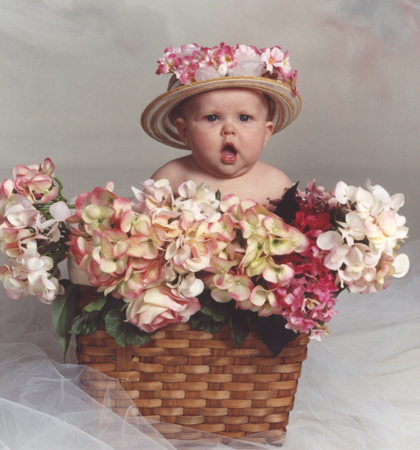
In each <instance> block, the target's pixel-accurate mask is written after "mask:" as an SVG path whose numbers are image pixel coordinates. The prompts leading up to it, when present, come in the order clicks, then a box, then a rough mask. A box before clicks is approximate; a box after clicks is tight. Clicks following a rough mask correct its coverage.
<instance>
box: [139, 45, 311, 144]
mask: <svg viewBox="0 0 420 450" xmlns="http://www.w3.org/2000/svg"><path fill="white" fill-rule="evenodd" d="M158 63H159V68H158V70H157V72H156V73H157V74H163V73H173V74H174V75H173V76H172V78H171V80H170V82H169V85H168V90H167V92H165V93H164V94H162V95H160V96H159V97H157V98H156V99H155V100H153V101H152V102H151V103H150V104H149V105H148V106H147V107H146V109H145V110H144V111H143V114H142V116H141V126H142V127H143V129H144V131H145V132H146V133H147V134H148V135H149V136H151V137H152V138H153V139H156V140H157V141H159V142H161V143H163V144H166V145H169V146H171V147H175V148H180V149H185V150H189V148H188V147H187V146H186V145H184V143H183V142H182V141H181V139H180V137H179V135H178V132H177V129H176V127H175V123H174V120H175V118H176V117H172V116H171V111H172V110H173V109H174V108H175V107H176V106H177V105H178V104H180V103H181V102H182V101H184V100H186V99H187V98H189V97H191V96H193V95H197V94H200V93H203V92H207V91H209V90H213V89H227V88H246V89H257V90H259V91H261V92H262V93H263V94H266V95H268V96H269V97H270V98H271V99H272V101H271V102H270V103H271V104H270V113H271V114H270V120H271V121H272V122H273V123H274V131H273V134H274V133H277V132H279V131H280V130H282V129H283V128H285V127H287V126H288V125H289V124H291V123H292V122H293V121H294V120H295V119H296V118H297V116H298V115H299V112H300V109H301V106H302V102H301V99H300V96H299V95H298V90H297V88H296V80H297V72H296V71H293V69H292V68H291V66H290V64H289V57H288V52H285V53H283V52H282V51H281V49H280V48H279V47H272V48H268V49H260V50H258V49H256V48H255V47H248V46H245V45H236V46H235V47H229V46H227V45H225V44H223V43H222V44H220V47H213V48H206V47H198V46H197V45H196V44H189V45H185V46H183V47H180V48H173V47H169V48H167V49H166V50H165V55H164V56H163V57H162V58H161V59H160V60H159V61H158Z"/></svg>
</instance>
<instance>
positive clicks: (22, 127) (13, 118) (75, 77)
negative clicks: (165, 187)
mask: <svg viewBox="0 0 420 450" xmlns="http://www.w3.org/2000/svg"><path fill="white" fill-rule="evenodd" d="M419 24H420V3H419V1H418V0H359V1H358V0H353V1H348V0H295V1H289V0H264V1H262V2H257V1H250V0H212V1H211V2H208V1H194V2H192V1H190V0H183V1H180V0H153V1H141V0H137V1H135V0H131V1H130V0H125V1H124V0H119V1H118V2H116V1H114V0H84V1H76V0H37V1H33V0H2V1H1V2H0V117H1V120H0V152H1V165H0V181H1V180H3V179H4V178H6V177H7V178H8V177H10V176H11V170H12V168H13V166H14V165H15V164H33V163H39V162H41V161H42V160H43V159H44V158H45V157H47V156H48V157H50V158H52V159H53V161H54V162H55V163H56V174H57V175H58V176H59V178H61V179H62V181H63V182H64V184H65V193H66V194H67V196H68V197H72V196H74V195H76V194H78V193H80V192H83V191H85V190H92V189H93V188H94V187H96V186H98V185H102V186H103V185H104V184H105V183H106V182H107V181H110V180H112V181H114V182H115V184H116V189H115V190H116V192H117V193H118V194H119V195H123V196H130V195H131V192H130V187H131V186H132V185H134V186H137V187H139V186H140V182H141V181H143V180H144V179H147V178H148V177H149V176H150V174H151V173H152V172H153V171H154V170H155V169H156V168H157V167H159V166H160V165H162V164H163V163H164V162H166V161H168V160H169V159H173V158H174V157H178V156H180V155H184V154H185V153H184V152H182V151H179V150H173V149H170V148H169V147H166V146H163V145H161V144H159V143H157V142H154V141H153V140H151V139H150V138H149V137H148V136H147V135H146V134H145V133H144V132H143V131H142V129H141V127H140V125H139V117H140V114H141V111H142V110H143V109H144V107H145V106H146V105H147V104H148V103H149V102H150V101H151V100H153V99H154V98H155V97H156V96H157V95H159V94H161V93H162V92H163V91H164V90H165V88H166V84H167V82H168V78H167V77H164V76H160V77H158V76H156V75H155V74H154V73H155V70H156V60H157V59H158V58H159V57H160V56H161V55H162V53H163V50H164V48H165V47H167V46H168V45H173V46H180V45H182V44H186V43H190V42H196V43H197V44H199V45H205V46H213V45H218V44H219V43H220V42H221V41H224V42H226V43H227V44H231V45H234V44H236V43H244V44H248V45H250V44H252V45H255V46H257V47H271V46H274V45H280V46H281V47H282V49H283V50H286V49H289V51H290V54H291V58H290V59H291V63H292V65H293V67H294V68H296V69H297V70H298V72H299V82H298V86H299V89H300V93H301V96H302V100H303V109H302V112H301V115H300V117H299V118H298V120H297V121H296V122H295V123H294V124H293V125H291V126H290V127H288V128H287V129H286V130H284V131H283V132H281V133H280V134H278V135H276V136H274V137H273V138H272V139H271V140H270V142H269V144H268V145H267V147H266V149H265V150H264V154H263V159H264V160H265V161H266V162H268V163H270V164H272V165H275V166H277V167H279V168H280V169H282V170H284V171H285V172H286V173H287V174H288V175H289V177H290V178H291V179H292V180H296V181H297V180H300V183H301V186H304V185H305V184H306V182H307V181H308V180H309V179H310V178H316V179H317V181H318V182H319V184H322V185H324V186H325V187H327V188H329V189H331V188H333V187H334V185H335V183H336V182H337V181H338V180H344V181H346V182H347V183H348V184H356V185H360V184H363V183H364V181H365V179H366V178H367V177H369V178H370V179H371V181H372V183H373V184H380V185H382V186H384V187H385V188H386V189H387V190H388V191H389V192H390V193H395V192H404V193H405V195H406V205H405V207H404V208H403V210H402V213H403V214H406V215H407V217H408V221H409V226H410V228H411V233H410V236H411V238H419V237H420V226H419V218H420V213H419V208H418V206H419V205H418V192H419V188H418V171H419V168H420V156H419V143H420V106H419V105H420V86H419V73H420V57H419V56H420V50H419V49H420V45H419V36H420V33H419Z"/></svg>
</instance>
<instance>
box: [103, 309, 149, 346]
mask: <svg viewBox="0 0 420 450" xmlns="http://www.w3.org/2000/svg"><path fill="white" fill-rule="evenodd" d="M105 329H106V332H107V333H108V334H109V335H110V336H112V337H113V338H114V339H115V341H116V342H117V344H118V345H121V347H125V346H126V345H132V344H133V345H143V344H144V343H145V342H147V341H149V340H150V338H151V336H153V334H154V333H146V332H145V331H142V330H140V328H138V327H136V326H135V325H133V324H132V323H128V322H125V314H124V313H123V312H122V311H121V308H113V309H111V310H110V311H108V313H107V315H106V316H105Z"/></svg>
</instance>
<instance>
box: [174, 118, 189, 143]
mask: <svg viewBox="0 0 420 450" xmlns="http://www.w3.org/2000/svg"><path fill="white" fill-rule="evenodd" d="M175 126H176V129H177V131H178V134H179V137H180V138H181V141H182V142H184V144H185V143H186V142H188V131H187V122H186V121H185V119H183V118H182V117H178V118H177V119H176V120H175Z"/></svg>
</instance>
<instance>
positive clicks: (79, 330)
mask: <svg viewBox="0 0 420 450" xmlns="http://www.w3.org/2000/svg"><path fill="white" fill-rule="evenodd" d="M103 316H104V314H103V311H91V312H86V311H85V312H83V313H82V314H80V315H79V316H77V317H76V318H75V319H74V320H73V323H72V325H71V329H70V334H83V335H86V334H92V333H94V332H95V331H96V330H98V329H99V328H103V327H105V321H104V317H103Z"/></svg>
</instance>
